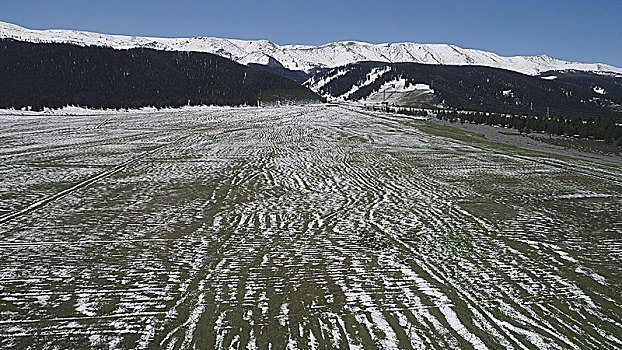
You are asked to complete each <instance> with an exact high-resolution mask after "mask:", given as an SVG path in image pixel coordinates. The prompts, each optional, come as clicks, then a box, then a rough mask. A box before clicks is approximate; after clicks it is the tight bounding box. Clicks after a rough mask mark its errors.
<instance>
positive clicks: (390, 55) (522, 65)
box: [0, 22, 622, 75]
mask: <svg viewBox="0 0 622 350" xmlns="http://www.w3.org/2000/svg"><path fill="white" fill-rule="evenodd" d="M0 38H9V39H15V40H20V41H28V42H35V43H40V42H42V43H69V44H75V45H82V46H87V45H94V46H107V47H112V48H116V49H129V48H138V47H144V48H152V49H156V50H167V51H197V52H208V53H213V54H216V55H219V56H222V57H225V58H228V59H230V60H233V61H236V62H238V63H241V64H249V63H257V64H264V65H267V64H272V65H274V64H276V62H274V61H277V62H278V63H280V64H282V65H283V66H284V67H285V68H287V69H290V70H301V71H305V72H309V71H311V70H313V69H314V68H318V67H319V68H334V67H339V66H344V65H347V64H349V63H355V62H360V61H379V62H387V63H396V62H414V63H424V64H444V65H479V66H488V67H495V68H502V69H507V70H512V71H516V72H520V73H524V74H529V75H537V74H539V73H542V72H545V71H552V70H580V71H591V72H601V73H605V72H607V73H617V74H622V68H618V67H614V66H610V65H606V64H601V63H580V62H570V61H564V60H560V59H556V58H552V57H550V56H546V55H540V56H513V57H505V56H500V55H497V54H495V53H492V52H486V51H480V50H474V49H464V48H461V47H458V46H455V45H447V44H417V43H385V44H370V43H365V42H358V41H343V42H334V43H329V44H325V45H320V46H310V45H278V44H275V43H272V42H270V41H266V40H237V39H221V38H212V37H194V38H154V37H139V36H127V35H110V34H99V33H92V32H84V31H74V30H61V29H57V30H31V29H26V28H23V27H20V26H17V25H14V24H10V23H5V22H0Z"/></svg>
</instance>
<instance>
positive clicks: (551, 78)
mask: <svg viewBox="0 0 622 350" xmlns="http://www.w3.org/2000/svg"><path fill="white" fill-rule="evenodd" d="M540 79H542V80H555V79H557V75H549V76H546V77H540Z"/></svg>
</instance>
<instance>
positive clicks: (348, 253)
mask: <svg viewBox="0 0 622 350" xmlns="http://www.w3.org/2000/svg"><path fill="white" fill-rule="evenodd" d="M0 164H2V167H0V237H1V240H0V348H3V349H11V348H12V349H25V348H55V347H58V348H88V347H97V348H99V347H113V348H165V349H178V348H191V347H197V348H205V349H229V348H235V349H255V348H259V349H269V348H272V349H283V348H288V347H289V348H300V349H326V348H341V349H347V348H350V349H358V348H365V349H376V348H384V349H393V348H401V349H410V348H415V349H421V348H430V349H450V348H455V349H469V348H476V349H485V348H490V349H495V348H515V349H547V348H550V349H573V348H575V349H619V348H621V347H622V309H621V307H620V304H621V302H622V297H621V295H622V275H621V272H622V271H621V265H620V261H622V211H621V210H620V208H621V206H622V168H620V167H616V166H610V165H598V164H596V163H593V162H588V161H583V160H574V159H570V158H564V157H561V156H547V155H545V154H541V153H534V152H531V151H525V150H520V149H517V148H513V147H510V146H507V145H499V144H495V143H493V142H491V141H488V140H486V139H483V138H481V137H478V136H476V135H474V134H470V133H467V132H464V131H460V130H456V129H451V128H448V127H445V126H440V125H435V124H431V123H428V122H424V121H416V120H412V119H409V118H408V117H393V116H387V115H382V114H372V113H368V112H365V113H359V112H357V111H354V110H349V109H345V108H342V107H323V106H310V107H287V108H272V109H270V108H264V109H204V110H198V109H197V110H177V111H171V110H169V111H160V112H156V111H154V112H151V113H118V114H112V113H106V114H102V115H89V116H42V115H41V116H11V115H3V116H0Z"/></svg>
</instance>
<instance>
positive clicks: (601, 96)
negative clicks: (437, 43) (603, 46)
mask: <svg viewBox="0 0 622 350" xmlns="http://www.w3.org/2000/svg"><path fill="white" fill-rule="evenodd" d="M380 70H382V74H380V73H375V72H379V71H380ZM551 74H553V73H551ZM322 79H323V80H322ZM397 79H405V80H406V81H407V82H408V83H409V84H428V85H430V87H431V88H432V89H433V90H434V95H435V96H436V100H437V101H438V102H439V103H440V104H442V106H444V107H446V108H451V109H461V110H470V111H482V112H497V113H512V114H526V115H541V116H546V115H547V114H548V115H550V116H558V117H586V118H589V117H614V118H619V117H622V108H621V107H620V105H621V104H622V78H619V77H615V76H604V75H596V74H590V73H581V75H568V77H564V74H561V73H559V72H558V73H557V76H556V77H555V78H552V77H551V78H545V79H543V77H538V76H529V75H525V74H521V73H517V72H512V71H508V70H503V69H498V68H490V67H479V66H446V65H426V64H417V63H394V64H386V63H382V62H361V63H356V64H351V65H348V66H344V67H340V68H335V69H333V70H331V71H329V72H326V73H322V74H320V75H319V76H315V77H314V81H316V82H318V81H328V83H325V84H323V85H321V87H320V88H319V89H318V92H319V93H321V94H324V95H330V96H333V97H339V96H342V95H344V96H347V99H348V100H353V101H357V100H361V99H364V98H366V97H368V96H370V94H372V93H373V92H374V91H378V90H379V89H380V87H381V86H382V85H383V84H385V83H387V82H391V81H394V80H397ZM353 86H354V87H357V88H356V89H355V91H354V92H351V91H352V89H353Z"/></svg>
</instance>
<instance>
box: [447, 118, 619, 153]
mask: <svg viewBox="0 0 622 350" xmlns="http://www.w3.org/2000/svg"><path fill="white" fill-rule="evenodd" d="M436 115H437V118H439V119H442V120H446V121H449V122H451V123H455V122H459V123H476V124H486V125H493V126H501V127H507V128H512V129H516V130H518V131H519V132H520V133H524V134H528V133H530V132H545V133H547V134H550V135H559V136H561V135H566V136H578V137H582V138H591V139H596V140H603V141H605V142H607V143H614V144H616V145H617V146H621V147H622V122H620V121H619V120H618V121H616V120H615V119H612V118H590V117H575V118H562V117H542V116H525V115H507V114H499V113H484V112H458V111H443V110H439V111H437V113H436Z"/></svg>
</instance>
